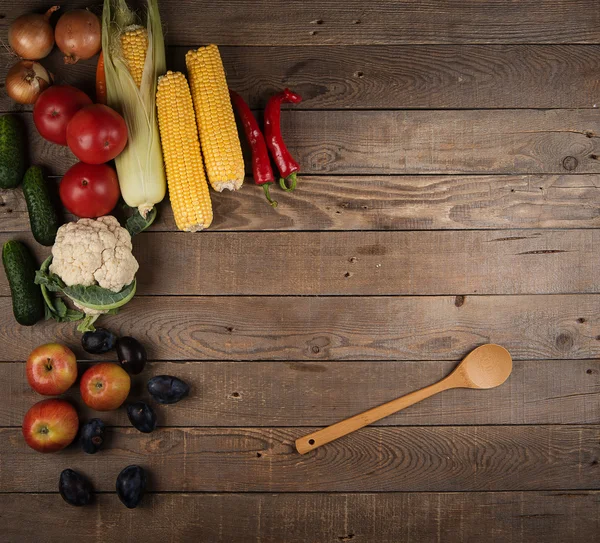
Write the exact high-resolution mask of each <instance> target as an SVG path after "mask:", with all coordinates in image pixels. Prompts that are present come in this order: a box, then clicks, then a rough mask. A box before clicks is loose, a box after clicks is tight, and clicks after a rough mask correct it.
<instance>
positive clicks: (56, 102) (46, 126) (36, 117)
mask: <svg viewBox="0 0 600 543" xmlns="http://www.w3.org/2000/svg"><path fill="white" fill-rule="evenodd" d="M91 103H92V100H91V99H90V97H89V96H88V95H87V94H85V93H84V92H82V91H80V90H79V89H76V88H75V87H71V86H70V85H53V86H51V87H50V88H48V89H46V90H45V91H44V92H42V94H40V96H39V98H38V99H37V101H36V102H35V106H34V107H33V122H34V123H35V126H36V128H37V129H38V132H39V133H40V134H41V136H42V138H44V139H46V140H48V141H51V142H53V143H58V144H59V145H67V125H68V124H69V121H70V120H71V119H72V118H73V116H74V115H75V113H77V112H78V111H79V110H80V109H81V108H82V107H85V106H89V105H90V104H91Z"/></svg>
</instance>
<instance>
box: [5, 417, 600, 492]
mask: <svg viewBox="0 0 600 543" xmlns="http://www.w3.org/2000/svg"><path fill="white" fill-rule="evenodd" d="M168 409H177V406H171V407H169V408H168ZM315 430H316V428H315ZM305 433H306V429H304V428H218V429H217V428H169V429H158V430H155V431H154V432H153V433H152V434H147V435H143V434H141V433H140V432H138V431H137V430H135V429H133V428H130V429H124V428H119V429H114V430H111V432H110V438H109V439H108V440H107V441H108V443H107V448H106V449H105V450H103V451H102V453H101V454H97V455H95V456H94V457H90V456H88V455H85V454H83V453H82V452H81V450H80V449H79V447H78V446H76V444H74V445H72V446H71V447H69V448H68V449H64V450H63V451H61V452H60V453H57V454H53V455H44V454H40V453H38V452H36V451H34V450H33V449H30V448H29V447H28V446H27V445H26V444H25V441H24V439H23V436H22V434H21V430H20V429H15V428H5V429H0V453H1V456H2V465H1V466H0V488H2V491H3V492H55V491H56V484H57V480H58V476H59V474H60V472H61V470H62V469H64V468H65V467H70V468H71V469H74V470H75V471H81V472H83V473H85V474H86V475H88V476H89V478H90V479H91V481H92V483H93V485H94V487H95V488H96V489H97V490H101V491H113V490H114V481H115V480H116V477H117V475H118V474H119V472H120V471H121V470H122V469H123V467H124V466H126V465H128V464H132V463H135V464H139V465H141V466H142V467H144V468H145V469H147V470H148V472H149V474H150V475H149V478H150V483H149V488H148V490H152V491H177V492H191V491H202V492H245V491H253V492H319V491H323V492H335V491H337V492H350V491H360V492H383V491H387V492H408V491H432V492H437V491H461V492H465V491H473V490H566V489H570V490H575V489H579V490H598V489H600V478H599V477H598V471H599V469H600V468H599V465H598V458H599V456H600V426H443V427H439V426H438V427H435V426H434V427H422V426H419V427H410V428H402V427H368V428H363V429H362V430H360V431H359V432H355V433H354V434H353V435H351V436H347V437H344V438H342V439H339V440H338V441H335V442H333V443H330V444H328V445H327V446H324V447H321V448H319V449H317V450H316V451H314V452H313V453H311V454H308V455H304V456H300V455H299V454H298V453H297V452H296V450H295V447H294V440H295V439H297V438H299V437H300V436H302V435H304V434H305Z"/></svg>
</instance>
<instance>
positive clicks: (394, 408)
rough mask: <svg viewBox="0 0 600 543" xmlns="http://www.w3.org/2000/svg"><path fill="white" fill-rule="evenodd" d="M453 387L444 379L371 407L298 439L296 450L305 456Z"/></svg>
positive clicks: (448, 380)
mask: <svg viewBox="0 0 600 543" xmlns="http://www.w3.org/2000/svg"><path fill="white" fill-rule="evenodd" d="M454 386H455V384H454V383H453V382H452V381H451V380H450V379H449V378H448V377H446V378H445V379H442V380H441V381H438V382H437V383H434V384H433V385H429V386H428V387H425V388H422V389H420V390H415V391H414V392H411V393H409V394H406V395H405V396H401V397H400V398H396V399H395V400H392V401H391V402H387V403H384V404H382V405H379V406H377V407H373V408H372V409H369V410H368V411H364V412H362V413H359V414H358V415H354V416H353V417H350V418H348V419H345V420H342V421H340V422H336V423H335V424H332V425H331V426H327V428H323V429H322V430H317V431H316V432H313V433H312V434H307V435H305V436H303V437H300V438H298V439H297V440H296V450H297V451H298V452H299V453H300V454H306V453H307V452H310V451H312V450H314V449H316V448H317V447H320V446H321V445H325V444H326V443H330V442H331V441H335V440H336V439H338V438H340V437H342V436H345V435H348V434H350V433H352V432H354V431H355V430H359V429H360V428H363V427H365V426H368V425H369V424H372V423H373V422H376V421H378V420H381V419H383V418H385V417H389V416H390V415H392V414H394V413H397V412H398V411H400V410H402V409H404V408H406V407H408V406H410V405H413V404H415V403H417V402H420V401H421V400H424V399H426V398H429V397H430V396H433V395H434V394H437V393H438V392H442V391H444V390H448V389H449V388H454Z"/></svg>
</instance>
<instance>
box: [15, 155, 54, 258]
mask: <svg viewBox="0 0 600 543" xmlns="http://www.w3.org/2000/svg"><path fill="white" fill-rule="evenodd" d="M23 194H24V195H25V201H26V202H27V211H29V224H30V225H31V231H32V232H33V237H34V238H35V240H36V241H37V242H38V243H41V244H42V245H46V246H47V247H48V246H50V245H53V244H54V240H55V239H56V231H57V230H58V217H57V216H56V211H55V209H54V206H53V205H52V201H51V200H50V194H49V193H48V186H47V185H46V180H45V179H44V175H43V174H42V168H40V167H39V166H31V167H30V168H29V169H28V170H27V172H26V173H25V179H23Z"/></svg>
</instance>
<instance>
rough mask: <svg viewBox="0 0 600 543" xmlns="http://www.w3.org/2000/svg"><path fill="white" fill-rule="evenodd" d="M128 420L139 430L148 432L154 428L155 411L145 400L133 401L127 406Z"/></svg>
mask: <svg viewBox="0 0 600 543" xmlns="http://www.w3.org/2000/svg"><path fill="white" fill-rule="evenodd" d="M127 416H128V417H129V422H131V424H132V425H133V427H134V428H137V429H138V430H139V431H140V432H144V433H145V434H149V433H150V432H152V431H153V430H154V429H155V428H156V413H154V409H152V408H151V407H150V406H149V405H148V404H147V403H146V402H135V403H132V404H129V405H128V406H127Z"/></svg>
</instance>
